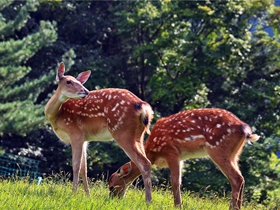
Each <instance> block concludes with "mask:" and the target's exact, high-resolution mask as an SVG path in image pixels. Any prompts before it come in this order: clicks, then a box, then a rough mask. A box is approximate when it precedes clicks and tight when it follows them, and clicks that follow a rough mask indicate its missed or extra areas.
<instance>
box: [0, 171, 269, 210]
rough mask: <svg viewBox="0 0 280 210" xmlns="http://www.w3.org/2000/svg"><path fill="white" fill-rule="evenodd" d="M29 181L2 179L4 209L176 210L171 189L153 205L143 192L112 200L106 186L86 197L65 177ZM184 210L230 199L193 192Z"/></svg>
mask: <svg viewBox="0 0 280 210" xmlns="http://www.w3.org/2000/svg"><path fill="white" fill-rule="evenodd" d="M36 183H37V182H36V180H35V181H33V182H30V181H28V179H21V180H20V179H8V180H0V204H1V205H0V206H1V209H7V210H9V209H11V210H14V209H36V210H37V209H83V210H86V209H104V210H105V209H106V210H108V209H115V210H123V209H131V210H134V209H135V210H136V209H137V210H138V209H149V210H156V209H157V210H162V209H175V208H174V207H173V197H172V193H171V192H170V191H169V190H162V189H154V190H153V194H152V195H153V200H152V203H151V204H150V205H146V203H145V193H144V190H139V189H137V188H133V189H129V190H128V192H127V194H126V196H125V198H122V199H116V198H110V197H109V192H108V188H107V183H106V182H104V181H101V180H97V181H96V180H95V181H94V182H91V187H90V188H91V195H90V196H86V195H85V193H84V191H83V189H82V187H80V188H79V190H78V192H77V193H73V192H72V186H71V181H69V179H68V178H67V177H66V176H64V175H63V174H58V175H55V176H52V177H48V178H45V179H44V180H43V182H42V183H41V184H40V185H37V184H36ZM182 200H183V209H187V210H200V209H201V210H202V209H203V210H205V209H207V210H220V209H221V210H224V209H228V206H229V198H215V197H214V198H212V199H206V198H199V197H197V196H194V195H192V194H190V193H184V194H183V195H182ZM243 209H245V210H253V209H258V210H259V209H260V210H262V209H268V208H267V207H266V208H264V207H262V206H258V205H257V204H246V206H244V208H243Z"/></svg>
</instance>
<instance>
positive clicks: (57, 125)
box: [45, 63, 153, 202]
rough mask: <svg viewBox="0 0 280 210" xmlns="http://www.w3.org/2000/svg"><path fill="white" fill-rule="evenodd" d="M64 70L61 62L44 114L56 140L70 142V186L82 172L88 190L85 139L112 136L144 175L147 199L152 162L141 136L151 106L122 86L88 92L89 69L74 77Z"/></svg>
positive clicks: (110, 138)
mask: <svg viewBox="0 0 280 210" xmlns="http://www.w3.org/2000/svg"><path fill="white" fill-rule="evenodd" d="M64 73H65V67H64V64H63V63H61V64H60V65H59V67H58V69H57V73H56V80H57V82H58V87H57V90H56V91H55V92H54V94H53V95H52V97H51V98H50V100H49V101H48V103H47V104H46V106H45V116H46V118H47V119H48V121H49V122H50V124H51V126H52V128H53V130H54V132H55V134H56V135H57V136H58V137H59V139H60V140H62V141H64V142H68V143H70V144H71V147H72V165H73V189H74V190H77V188H78V181H79V174H81V176H82V180H83V184H84V190H85V192H86V193H87V194H89V193H90V191H89V185H88V180H87V151H86V150H87V142H90V141H108V140H112V139H114V140H115V141H116V142H117V144H118V145H119V146H120V147H121V148H122V149H123V150H124V151H125V152H126V154H127V155H128V156H129V157H130V159H131V160H132V161H133V162H134V163H135V164H136V165H137V167H138V168H139V171H140V174H142V176H143V177H144V186H145V188H146V201H147V202H150V200H151V177H150V173H151V163H150V161H149V160H148V159H147V157H146V155H145V150H144V145H143V138H144V134H145V132H147V133H149V131H150V130H149V126H150V122H151V120H152V118H153V110H152V108H151V106H150V105H149V104H148V103H146V102H144V101H142V100H140V99H139V98H138V97H137V96H135V95H134V94H133V93H131V92H130V91H128V90H125V89H115V88H108V89H101V90H94V91H88V90H87V89H86V88H85V87H84V86H83V84H84V83H85V82H86V81H87V79H88V78H89V76H90V73H91V72H90V71H85V72H82V73H80V74H79V75H78V76H77V77H76V78H74V77H72V76H67V75H64Z"/></svg>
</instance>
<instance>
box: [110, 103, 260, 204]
mask: <svg viewBox="0 0 280 210" xmlns="http://www.w3.org/2000/svg"><path fill="white" fill-rule="evenodd" d="M258 139H259V136H258V135H256V134H252V131H251V128H250V127H249V126H248V125H247V124H246V123H244V122H242V121H241V120H239V119H238V118H237V117H236V116H235V115H233V114H232V113H230V112H228V111H226V110H223V109H214V108H213V109H207V108H205V109H194V110H187V111H182V112H179V113H177V114H174V115H171V116H169V117H165V118H162V119H159V120H158V121H157V122H156V124H155V125H154V127H153V129H152V132H151V135H150V136H149V137H148V139H147V141H146V143H145V145H144V146H145V151H146V155H147V157H148V158H149V160H150V161H151V163H152V164H154V165H156V166H158V167H169V169H170V173H171V184H172V191H173V196H174V204H175V206H181V205H182V201H181V191H180V185H181V169H182V161H183V160H186V159H188V158H199V157H205V156H209V157H210V158H211V159H212V161H213V162H214V163H215V164H216V165H217V166H218V167H219V168H220V170H221V171H222V172H223V174H224V175H225V176H226V177H227V178H228V180H229V182H230V185H231V189H232V199H231V202H230V207H229V208H230V209H240V208H241V204H242V193H243V188H244V183H245V181H244V178H243V176H242V174H241V172H240V170H239V167H238V157H239V155H240V153H241V151H242V148H243V146H244V144H245V142H246V141H247V142H249V143H250V142H254V141H257V140H258ZM139 175H141V172H140V171H139V169H138V168H137V166H136V165H135V163H134V162H129V163H126V164H125V165H123V166H122V167H120V168H119V169H118V170H117V171H116V172H115V173H113V174H112V175H111V177H110V179H109V189H110V194H111V195H112V196H119V197H121V196H123V195H124V194H125V192H126V189H127V187H128V186H129V184H131V183H132V182H133V181H134V180H135V179H136V178H137V177H138V176H139Z"/></svg>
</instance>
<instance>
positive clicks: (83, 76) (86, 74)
mask: <svg viewBox="0 0 280 210" xmlns="http://www.w3.org/2000/svg"><path fill="white" fill-rule="evenodd" d="M90 74H91V71H90V70H88V71H84V72H82V73H80V74H79V75H78V76H77V78H76V79H77V80H78V81H80V82H81V83H82V84H84V83H85V82H86V81H87V80H88V78H89V76H90Z"/></svg>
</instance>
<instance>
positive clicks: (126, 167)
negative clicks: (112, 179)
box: [118, 162, 132, 178]
mask: <svg viewBox="0 0 280 210" xmlns="http://www.w3.org/2000/svg"><path fill="white" fill-rule="evenodd" d="M131 169H132V167H131V163H130V162H129V163H126V164H124V165H123V166H122V167H121V168H120V169H119V173H118V176H119V177H120V178H122V177H125V176H127V175H128V174H130V172H131Z"/></svg>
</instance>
